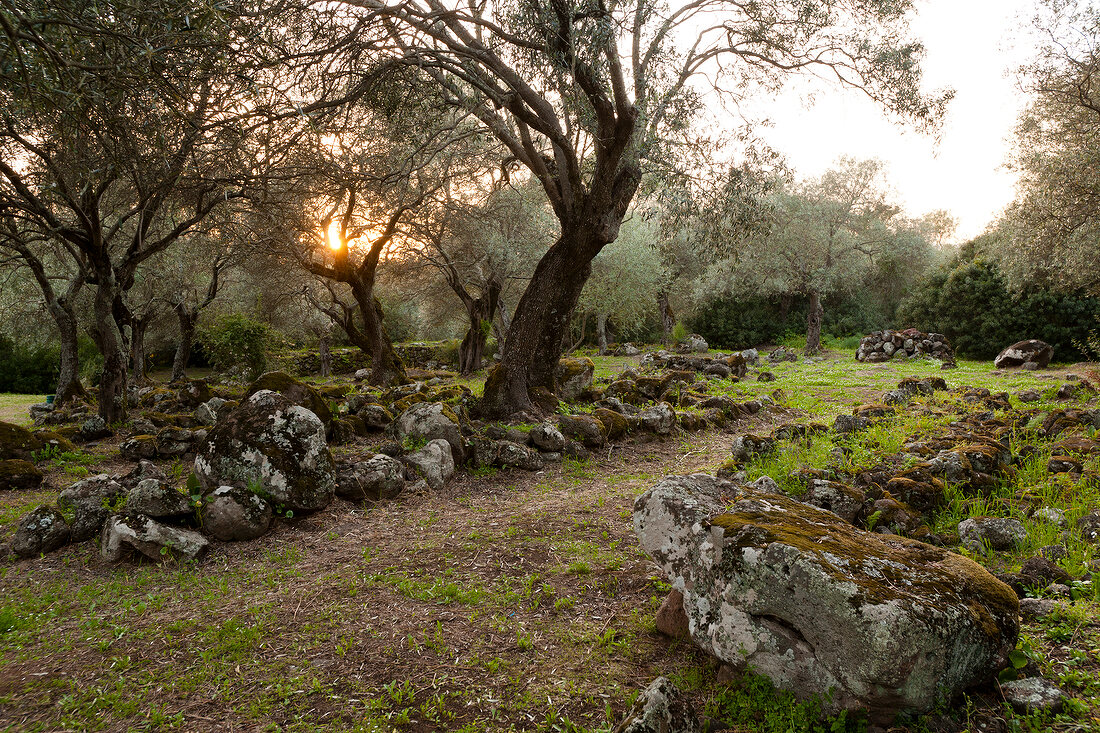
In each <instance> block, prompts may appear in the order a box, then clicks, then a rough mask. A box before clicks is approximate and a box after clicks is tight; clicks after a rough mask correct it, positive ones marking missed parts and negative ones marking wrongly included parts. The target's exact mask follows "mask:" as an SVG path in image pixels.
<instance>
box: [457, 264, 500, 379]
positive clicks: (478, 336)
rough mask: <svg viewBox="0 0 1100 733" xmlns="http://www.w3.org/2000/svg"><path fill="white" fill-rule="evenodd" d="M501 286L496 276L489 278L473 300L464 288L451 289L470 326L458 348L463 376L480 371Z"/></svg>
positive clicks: (459, 364)
mask: <svg viewBox="0 0 1100 733" xmlns="http://www.w3.org/2000/svg"><path fill="white" fill-rule="evenodd" d="M502 286H503V283H501V281H500V278H499V277H497V275H496V274H494V275H492V276H491V277H490V278H489V281H488V282H487V283H486V284H485V289H484V290H483V291H482V293H481V295H479V296H478V297H476V298H473V297H471V296H470V295H469V293H468V292H467V291H466V289H465V288H464V287H461V286H458V287H455V286H454V285H453V284H452V288H453V289H454V291H455V292H456V293H458V296H459V297H460V298H461V299H462V304H463V305H465V306H466V317H467V318H468V319H469V321H470V325H469V327H468V328H467V330H466V335H465V336H464V337H463V339H462V343H461V344H460V345H459V347H458V369H459V371H460V372H461V373H462V374H463V375H464V376H467V375H470V374H473V373H474V372H476V371H477V370H478V369H481V362H482V359H483V358H484V356H485V342H486V341H487V340H488V339H489V329H490V327H491V325H492V322H493V316H495V315H496V310H497V303H498V300H499V298H500V290H501V287H502Z"/></svg>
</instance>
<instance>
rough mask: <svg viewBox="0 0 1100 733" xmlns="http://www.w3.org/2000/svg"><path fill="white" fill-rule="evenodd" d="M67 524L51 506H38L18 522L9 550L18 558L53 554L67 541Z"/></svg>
mask: <svg viewBox="0 0 1100 733" xmlns="http://www.w3.org/2000/svg"><path fill="white" fill-rule="evenodd" d="M69 537H70V534H69V523H68V522H66V521H65V517H63V516H62V515H61V512H59V511H57V509H55V508H54V507H52V506H40V507H38V508H37V509H35V510H34V511H32V512H30V513H29V514H27V515H26V516H24V517H23V518H22V519H20V520H19V525H18V526H17V527H16V530H15V536H13V537H12V538H11V549H12V552H14V553H15V554H16V555H18V556H19V557H36V556H38V555H42V554H44V553H47V552H53V551H54V550H56V549H57V548H59V547H62V546H63V545H64V544H65V543H66V542H68V541H69Z"/></svg>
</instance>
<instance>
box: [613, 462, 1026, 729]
mask: <svg viewBox="0 0 1100 733" xmlns="http://www.w3.org/2000/svg"><path fill="white" fill-rule="evenodd" d="M634 528H635V532H636V533H637V535H638V538H639V540H640V542H641V545H642V547H643V548H644V549H645V550H646V551H647V552H649V553H650V554H651V555H652V556H653V558H654V559H655V560H656V561H657V562H658V564H659V565H660V566H661V567H662V568H663V569H664V570H665V572H666V573H667V574H668V577H669V580H670V582H671V583H672V584H673V586H674V587H675V588H676V589H677V590H680V591H681V592H682V593H683V594H684V608H685V610H686V612H687V615H688V626H689V632H690V634H691V638H692V639H693V640H694V641H695V643H696V644H698V645H699V646H701V647H702V648H703V649H705V650H706V651H708V652H709V653H711V654H713V655H714V656H716V657H718V658H719V659H720V660H722V661H724V662H726V663H727V664H731V665H736V666H738V667H739V668H741V669H744V668H745V667H746V666H751V667H752V669H754V670H755V671H756V672H757V673H760V674H764V675H767V676H768V677H770V678H771V679H772V680H773V681H774V682H775V683H776V685H777V686H778V687H779V688H781V689H787V690H790V691H792V692H793V693H795V694H796V696H798V697H800V698H807V697H810V696H813V695H818V696H825V694H826V693H827V692H828V691H829V690H832V695H831V697H830V698H829V699H828V703H827V708H828V709H827V712H830V711H831V712H835V711H838V710H841V709H850V710H858V709H862V708H866V709H868V710H869V712H870V715H871V718H872V721H873V722H878V721H887V720H891V719H892V718H893V717H894V715H895V714H896V713H897V712H898V711H899V710H902V709H908V710H914V711H924V710H928V709H930V708H931V707H932V706H933V705H934V704H935V703H936V702H937V701H938V700H940V699H942V696H943V695H944V694H947V695H948V696H953V695H955V694H957V693H959V692H961V691H962V690H963V689H965V688H967V687H969V686H971V685H973V684H976V683H979V682H982V681H984V680H986V679H988V678H989V677H990V676H991V675H992V674H995V673H996V672H997V671H998V670H1000V669H1001V668H1002V667H1003V666H1004V664H1005V663H1006V660H1007V655H1008V652H1009V651H1011V650H1012V649H1014V648H1015V643H1016V637H1017V633H1018V631H1019V629H1018V612H1019V605H1018V603H1017V600H1016V596H1015V594H1014V593H1013V592H1012V590H1011V589H1010V588H1008V587H1007V586H1005V585H1004V584H1003V583H1000V582H998V581H997V580H996V579H995V578H994V577H993V576H992V575H990V574H989V573H988V572H987V571H986V570H985V569H984V568H982V567H981V566H980V565H978V564H977V563H975V562H973V561H971V560H969V559H967V558H964V557H962V556H961V555H957V554H954V553H950V552H947V551H946V550H942V549H939V548H936V547H932V546H930V545H926V544H923V543H920V542H915V541H912V540H906V539H903V538H900V537H896V536H890V535H879V534H872V533H868V532H864V531H861V530H858V529H856V528H854V527H852V526H851V525H849V524H847V523H846V522H844V521H843V520H841V519H839V518H838V517H836V515H834V514H831V513H829V512H825V511H822V510H820V509H817V508H814V507H811V506H808V505H806V504H802V503H800V502H797V501H795V500H793V499H790V498H788V497H786V496H781V495H778V494H769V493H763V492H757V491H755V490H752V489H749V488H747V487H739V486H737V485H735V484H732V483H729V482H723V481H720V480H718V479H715V478H713V477H710V476H704V475H695V476H679V477H669V478H666V479H664V480H663V481H661V482H660V483H658V484H657V485H656V486H654V487H653V488H652V489H650V490H649V491H647V492H646V493H645V494H643V495H642V496H641V497H639V498H638V500H637V501H636V502H635V509H634ZM884 577H889V582H883V580H882V579H883V578H884Z"/></svg>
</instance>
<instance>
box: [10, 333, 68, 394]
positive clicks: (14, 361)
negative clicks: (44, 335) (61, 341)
mask: <svg viewBox="0 0 1100 733" xmlns="http://www.w3.org/2000/svg"><path fill="white" fill-rule="evenodd" d="M59 373H60V362H59V353H58V350H57V349H56V348H49V347H44V346H24V345H21V344H17V343H16V342H15V341H13V340H12V339H10V338H8V337H7V336H4V335H0V392H12V393H15V394H47V393H50V392H53V391H54V389H55V388H56V387H57V377H58V375H59Z"/></svg>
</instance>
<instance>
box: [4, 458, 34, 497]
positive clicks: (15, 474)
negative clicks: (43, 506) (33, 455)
mask: <svg viewBox="0 0 1100 733" xmlns="http://www.w3.org/2000/svg"><path fill="white" fill-rule="evenodd" d="M41 484H42V472H41V471H39V470H38V469H37V468H36V467H35V465H34V464H33V463H31V462H30V461H23V460H20V459H18V458H12V459H9V460H5V461H0V490H2V489H7V490H16V489H33V488H34V487H36V486H40V485H41Z"/></svg>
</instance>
